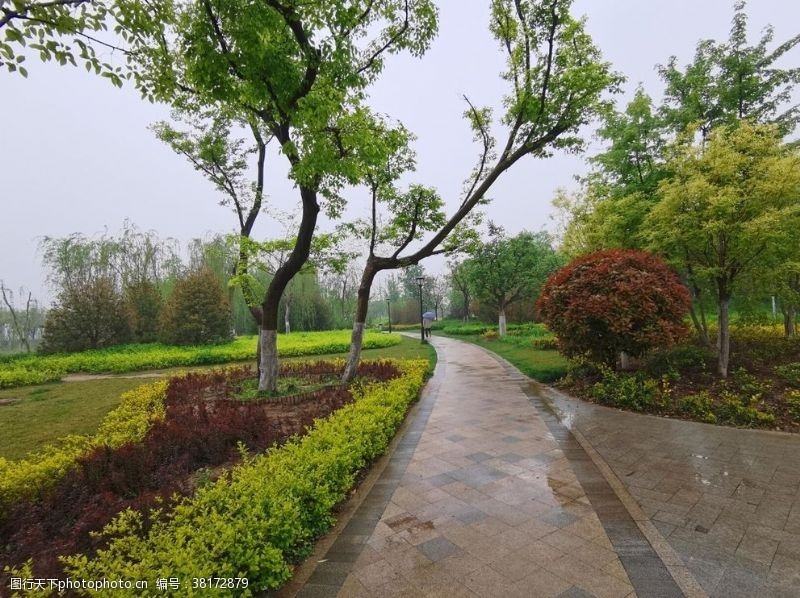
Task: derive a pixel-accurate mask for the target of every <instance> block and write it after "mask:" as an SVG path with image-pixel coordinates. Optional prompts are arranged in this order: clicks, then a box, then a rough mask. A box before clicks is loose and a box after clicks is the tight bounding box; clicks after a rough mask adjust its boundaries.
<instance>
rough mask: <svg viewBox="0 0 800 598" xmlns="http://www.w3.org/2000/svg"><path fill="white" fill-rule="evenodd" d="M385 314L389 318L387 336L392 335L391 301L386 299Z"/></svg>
mask: <svg viewBox="0 0 800 598" xmlns="http://www.w3.org/2000/svg"><path fill="white" fill-rule="evenodd" d="M386 313H387V314H388V316H389V334H391V333H392V300H391V299H389V298H388V297H387V298H386Z"/></svg>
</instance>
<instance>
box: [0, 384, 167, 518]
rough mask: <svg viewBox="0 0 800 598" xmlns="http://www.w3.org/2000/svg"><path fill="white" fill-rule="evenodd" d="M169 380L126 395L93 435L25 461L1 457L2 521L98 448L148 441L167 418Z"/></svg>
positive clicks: (66, 440)
mask: <svg viewBox="0 0 800 598" xmlns="http://www.w3.org/2000/svg"><path fill="white" fill-rule="evenodd" d="M166 389H167V382H166V381H158V382H154V383H152V384H146V385H143V386H139V387H138V388H135V389H133V390H131V391H129V392H126V393H124V394H123V395H122V397H121V400H120V404H119V406H118V407H117V408H116V409H114V410H113V411H111V412H110V413H109V414H108V415H106V417H105V418H104V419H103V421H102V423H101V424H100V426H99V428H98V429H97V432H96V433H95V434H94V435H93V436H77V435H71V436H67V437H66V438H63V439H62V440H61V441H60V442H59V443H58V444H56V445H53V446H49V447H47V448H45V449H44V450H43V451H40V452H38V453H35V454H33V455H31V456H30V457H28V458H27V459H23V460H21V461H8V460H7V459H3V458H2V457H0V518H2V515H3V513H4V512H5V511H6V509H7V508H8V506H9V505H11V504H13V503H15V502H16V501H19V500H21V499H24V498H26V497H32V496H36V495H38V494H40V493H41V492H42V491H44V490H45V489H46V488H47V487H49V486H51V485H52V484H53V483H54V482H56V481H57V480H58V479H59V478H61V477H62V476H63V475H64V474H65V473H66V472H67V471H68V470H69V469H71V468H72V467H74V466H75V463H76V461H77V459H78V458H80V457H81V456H83V455H85V454H87V453H89V452H90V451H91V450H93V449H94V448H96V447H101V446H103V447H109V448H116V447H119V446H122V445H123V444H126V443H129V442H139V441H140V440H142V438H144V436H145V434H146V433H147V430H148V429H149V428H150V426H151V425H152V423H153V422H155V421H158V420H160V419H161V418H163V416H164V398H165V393H166Z"/></svg>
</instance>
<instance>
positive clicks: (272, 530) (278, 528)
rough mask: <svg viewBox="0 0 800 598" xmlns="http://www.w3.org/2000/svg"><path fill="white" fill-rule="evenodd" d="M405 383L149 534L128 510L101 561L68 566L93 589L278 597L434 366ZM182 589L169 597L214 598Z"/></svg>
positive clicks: (342, 412)
mask: <svg viewBox="0 0 800 598" xmlns="http://www.w3.org/2000/svg"><path fill="white" fill-rule="evenodd" d="M399 367H400V369H401V370H402V372H403V374H402V376H401V377H399V378H396V379H394V380H391V381H389V382H386V383H380V384H370V385H367V386H365V387H363V388H360V389H356V390H355V391H354V394H355V397H356V400H355V402H354V403H352V404H350V405H347V406H345V407H343V408H342V409H339V410H338V411H336V412H335V413H333V414H332V415H331V416H330V417H328V418H327V419H324V420H318V421H317V422H316V423H315V425H314V427H313V428H312V429H311V430H310V431H309V432H308V434H306V435H305V436H303V437H300V438H296V439H294V440H292V441H290V442H288V443H286V444H284V445H283V446H281V447H276V448H273V449H271V450H270V451H268V452H267V453H265V454H263V455H259V456H256V457H254V458H249V459H248V460H247V461H246V462H245V463H243V464H242V465H240V466H238V467H236V468H234V470H233V471H232V472H231V473H230V474H229V475H225V476H223V477H222V478H220V479H219V480H217V481H216V482H214V483H212V484H208V485H206V486H204V487H202V488H200V489H199V490H198V491H197V492H196V493H195V495H194V496H193V497H192V498H188V499H185V500H183V501H181V502H180V503H179V504H178V505H177V506H176V507H175V509H174V510H172V511H171V512H169V513H164V512H160V513H159V516H158V517H154V518H153V521H154V522H153V524H152V526H151V527H150V528H149V530H147V531H145V528H144V519H145V518H144V516H143V515H142V514H141V513H138V512H135V511H132V510H128V511H124V512H123V513H121V514H120V515H119V516H118V517H117V518H116V519H115V520H114V521H113V522H112V523H111V524H109V525H108V526H107V527H106V528H105V530H104V531H103V533H102V536H103V537H104V538H105V539H107V540H109V543H108V545H107V547H106V548H103V549H100V550H98V551H97V554H96V555H95V556H93V557H89V556H86V555H75V556H69V557H64V558H63V562H64V563H65V564H66V565H67V570H68V572H69V574H70V575H71V576H72V577H76V578H83V579H99V578H100V577H105V578H109V579H111V578H114V579H116V578H123V579H142V580H145V579H146V580H149V581H150V584H151V587H155V581H156V579H157V578H169V577H182V578H184V579H190V578H192V577H209V576H211V577H223V578H226V577H246V578H248V580H249V586H248V588H247V589H246V590H242V589H238V590H233V589H231V590H226V589H219V590H216V591H215V596H231V595H235V596H247V595H252V594H255V593H258V592H261V591H263V590H265V589H271V588H276V587H278V586H279V585H281V584H282V583H283V582H285V581H286V580H287V579H288V578H289V577H290V576H291V567H290V563H292V562H295V561H297V560H298V559H300V558H302V557H303V556H305V555H307V554H308V552H309V550H310V548H311V547H312V543H313V541H314V540H315V539H316V538H317V537H319V536H320V535H321V534H323V533H324V532H325V531H327V530H328V529H329V528H330V526H331V525H332V523H333V521H334V516H333V513H332V510H333V508H334V507H335V505H336V504H338V503H340V502H341V501H342V500H344V499H345V498H346V496H347V494H348V492H349V491H350V488H351V487H352V486H353V484H354V483H355V480H356V475H357V473H358V472H359V471H360V470H361V469H363V468H364V467H365V466H366V465H367V464H369V463H370V462H371V461H372V460H374V459H375V458H376V457H378V456H379V455H381V454H382V453H383V452H384V451H385V450H386V447H387V446H388V444H389V442H390V440H391V439H392V437H393V436H394V434H395V432H396V430H397V428H398V426H399V425H400V423H401V422H402V420H403V418H404V417H405V413H406V410H407V408H408V406H409V404H410V403H411V402H412V401H413V400H414V399H415V398H416V397H417V395H418V393H419V391H420V389H421V388H422V385H423V383H424V379H425V373H426V371H427V368H428V363H427V361H408V362H402V363H401V364H400V365H399ZM206 593H207V592H204V591H203V590H193V589H192V588H182V589H180V590H177V591H175V592H170V591H169V590H166V591H164V592H162V594H164V595H180V596H187V595H205V594H206Z"/></svg>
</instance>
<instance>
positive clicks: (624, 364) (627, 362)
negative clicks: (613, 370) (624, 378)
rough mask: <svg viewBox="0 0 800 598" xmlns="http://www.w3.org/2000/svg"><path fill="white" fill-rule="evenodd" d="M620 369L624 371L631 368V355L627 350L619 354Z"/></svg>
mask: <svg viewBox="0 0 800 598" xmlns="http://www.w3.org/2000/svg"><path fill="white" fill-rule="evenodd" d="M619 369H620V370H622V371H623V372H627V371H628V370H630V369H631V356H630V355H628V354H627V353H626V352H625V351H620V354H619Z"/></svg>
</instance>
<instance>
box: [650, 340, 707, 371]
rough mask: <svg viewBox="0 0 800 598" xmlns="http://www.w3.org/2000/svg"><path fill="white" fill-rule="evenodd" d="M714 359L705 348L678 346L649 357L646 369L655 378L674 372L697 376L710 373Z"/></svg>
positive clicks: (659, 351) (655, 352)
mask: <svg viewBox="0 0 800 598" xmlns="http://www.w3.org/2000/svg"><path fill="white" fill-rule="evenodd" d="M713 359H714V355H713V353H712V352H711V351H710V350H709V349H706V348H704V347H699V346H697V345H688V344H686V345H677V346H675V347H670V348H667V349H661V350H658V351H654V352H653V353H651V354H650V355H648V357H647V360H646V362H645V365H644V369H645V371H647V373H648V374H650V375H651V376H653V377H661V376H664V375H668V374H672V373H673V372H679V373H692V374H696V373H701V372H707V371H709V364H711V363H713Z"/></svg>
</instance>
